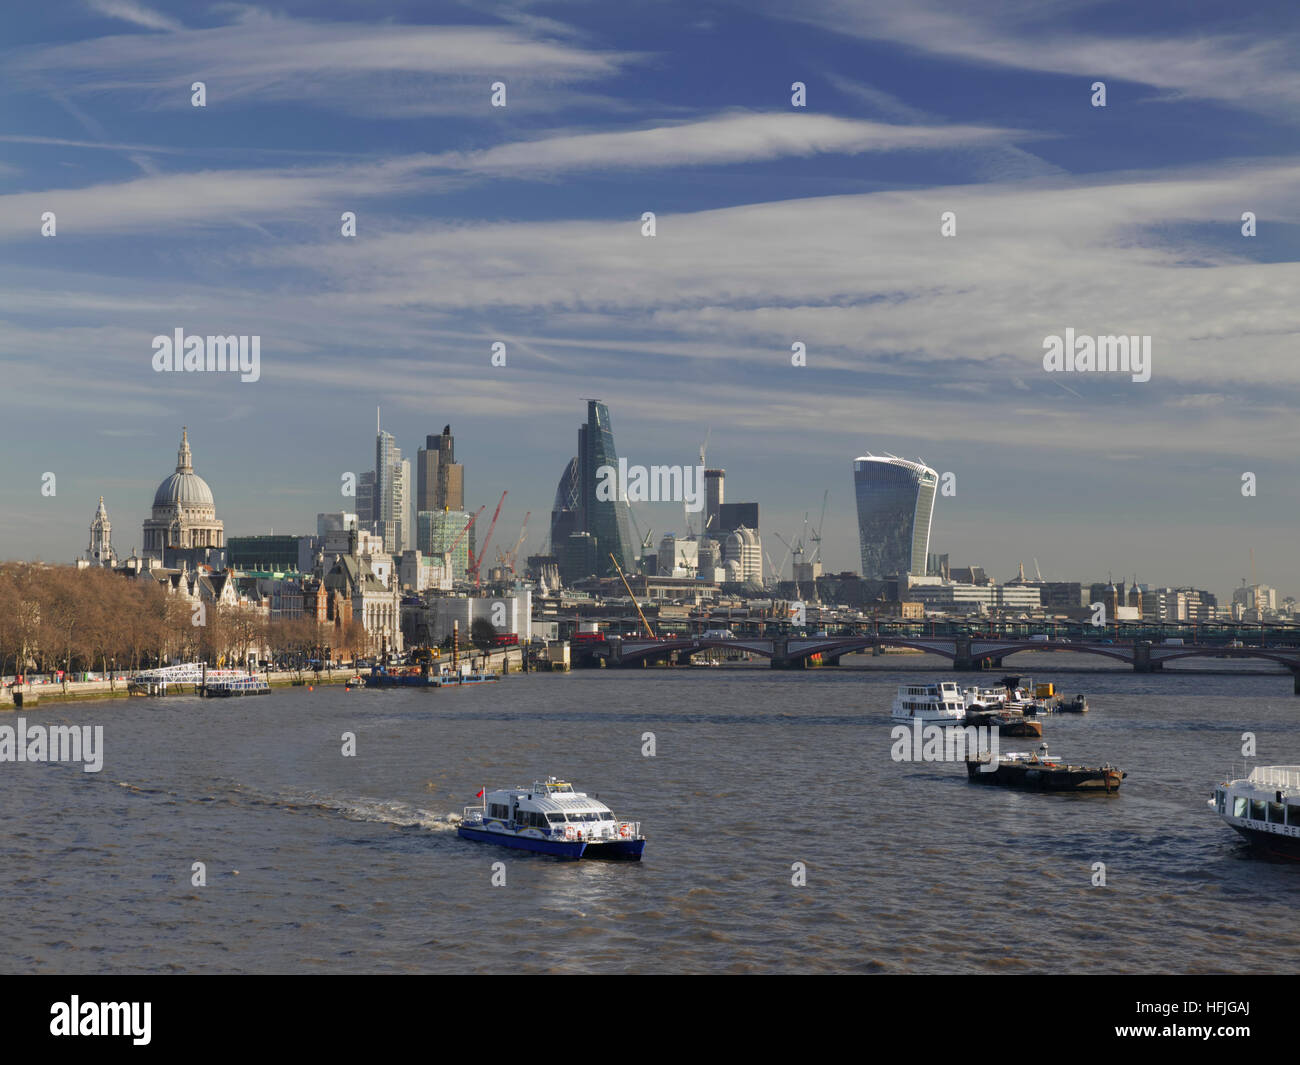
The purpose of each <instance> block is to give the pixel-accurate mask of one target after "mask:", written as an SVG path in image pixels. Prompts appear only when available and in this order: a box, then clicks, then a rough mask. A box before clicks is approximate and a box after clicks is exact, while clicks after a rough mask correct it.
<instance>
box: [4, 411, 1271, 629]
mask: <svg viewBox="0 0 1300 1065" xmlns="http://www.w3.org/2000/svg"><path fill="white" fill-rule="evenodd" d="M590 402H595V401H590ZM602 406H605V405H604V404H602ZM435 420H436V419H435ZM585 427H586V423H585V422H584V423H581V425H580V428H584V429H585ZM383 435H385V436H390V435H391V436H392V438H393V446H396V441H398V440H400V439H401V437H399V436H398V434H395V433H394V434H389V433H388V432H387V431H386V430H385V431H384V432H383ZM425 435H426V436H427V437H428V438H429V439H431V440H436V439H438V436H437V435H436V434H425ZM181 448H182V453H183V454H184V453H185V452H187V451H188V448H189V430H188V427H186V428H185V431H184V433H183V437H182V442H181ZM398 450H400V448H399V449H398ZM860 459H861V456H859V457H858V458H856V459H854V460H853V462H854V463H857V462H858V461H860ZM183 461H184V460H183V459H182V458H178V460H177V462H178V471H177V472H178V473H179V464H181V463H183ZM204 465H205V468H206V466H207V465H208V464H207V462H206V458H205V463H204ZM457 465H461V466H462V468H463V464H460V463H458V464H457ZM908 465H914V464H911V463H908ZM348 472H349V473H355V472H356V471H348ZM372 472H373V471H372ZM853 476H854V475H853V474H852V473H850V477H853ZM149 479H150V478H149V475H147V474H146V475H142V476H141V477H137V478H131V479H129V480H132V481H137V482H140V483H142V484H143V483H144V482H145V481H148V480H149ZM174 479H175V475H173V476H172V477H169V478H164V481H163V486H164V487H165V486H166V485H167V484H168V483H170V482H171V481H173V480H174ZM746 480H748V478H746ZM154 483H155V484H156V481H155V482H154ZM936 488H937V486H936ZM159 491H161V488H159ZM154 494H155V496H156V495H157V493H154ZM215 494H216V495H217V496H219V497H220V499H221V514H222V515H223V517H224V516H225V515H226V513H227V511H228V509H229V508H228V507H227V505H226V502H225V490H224V486H221V485H219V486H218V487H217V488H216V489H215ZM832 494H833V489H832ZM97 498H98V497H97ZM321 501H322V502H325V501H326V498H325V497H321ZM484 502H485V503H486V502H488V501H486V500H485V501H484ZM760 502H761V500H760ZM943 502H944V501H943V499H942V497H941V496H940V495H939V494H938V493H937V492H936V497H935V500H934V503H933V511H934V513H935V515H936V520H938V521H940V522H941V521H942V516H943V506H942V504H943ZM480 505H482V504H480ZM101 506H103V507H104V509H105V510H106V511H107V517H108V518H109V519H111V522H112V524H114V525H116V527H117V529H118V531H117V532H116V533H115V534H114V535H113V537H112V549H113V552H114V554H115V556H116V557H117V558H118V559H119V560H122V559H125V558H126V557H128V556H129V555H131V554H135V555H141V554H144V553H145V552H144V551H143V550H142V548H141V546H140V543H139V542H137V541H139V540H140V535H139V532H138V530H139V528H140V522H141V521H144V520H145V519H143V518H141V519H139V520H137V518H136V516H135V514H134V512H132V513H122V512H120V508H117V507H114V506H113V504H112V500H111V499H110V498H109V497H107V496H105V497H104V502H103V503H102V504H101V503H99V502H96V504H95V505H94V506H93V507H92V508H91V510H90V511H89V515H88V517H87V518H86V520H85V521H84V522H83V523H82V526H81V532H80V533H78V534H77V536H78V537H79V540H80V546H79V547H78V548H76V550H75V551H73V552H72V554H71V555H69V556H68V557H66V558H63V557H53V556H51V557H44V556H38V557H39V558H40V561H43V562H47V563H52V564H56V565H57V564H69V563H71V562H72V561H73V560H74V559H75V558H77V557H81V556H83V555H84V554H85V552H86V550H87V547H86V540H87V533H88V530H89V531H91V534H92V535H93V526H94V524H95V522H96V521H99V520H100V507H101ZM309 509H310V507H309ZM474 509H477V507H470V508H467V510H468V511H469V513H471V514H472V512H473V510H474ZM523 509H524V505H523V504H518V505H516V506H514V507H511V508H505V507H503V509H502V523H503V527H509V526H510V525H511V523H512V521H516V520H517V519H518V518H519V513H518V512H519V511H522V510H523ZM530 509H532V510H534V511H535V512H537V513H544V514H546V517H547V520H546V521H545V522H542V523H535V524H534V525H533V526H531V528H532V529H533V530H534V531H532V532H530V534H529V537H528V539H527V541H526V542H525V544H524V546H523V549H522V550H521V552H520V557H521V558H522V557H523V556H524V555H526V554H532V553H537V552H538V551H540V549H541V546H542V540H543V538H544V537H545V536H546V535H547V534H546V533H544V532H542V531H541V530H542V529H543V527H544V526H548V525H549V521H550V511H548V510H546V509H544V508H535V507H533V508H530ZM338 512H344V513H349V512H352V513H356V512H357V511H356V506H355V498H353V497H346V496H343V495H342V494H340V495H339V497H338V501H337V504H336V505H331V506H319V507H316V508H315V509H314V510H311V513H310V514H307V512H306V511H303V517H301V518H300V519H299V520H298V521H297V523H296V524H295V523H293V522H290V523H289V524H287V525H284V526H280V527H279V534H280V535H301V536H307V535H311V533H312V532H313V531H314V530H315V528H316V518H317V515H318V514H320V513H338ZM635 513H636V514H637V516H638V520H639V521H640V522H641V524H642V525H643V526H644V524H645V521H646V519H647V518H652V517H653V516H654V515H656V514H661V515H665V516H668V515H672V514H678V515H680V514H681V507H680V504H672V503H641V504H637V506H636V510H635ZM828 513H829V512H828ZM362 520H363V521H364V519H362ZM852 521H853V529H852V535H853V537H854V539H853V543H852V547H851V550H852V553H853V554H854V555H857V556H859V557H856V558H853V559H852V560H851V562H850V564H848V565H844V566H841V565H838V564H836V563H834V562H832V563H830V564H827V565H826V567H825V571H826V573H827V574H832V573H840V572H854V573H858V574H861V573H862V565H861V558H860V551H861V542H860V539H859V538H858V534H859V519H858V514H857V510H856V504H855V505H854V512H853V515H852ZM224 524H225V525H226V532H225V537H226V539H229V538H230V537H242V536H256V535H263V534H268V533H270V532H272V531H273V530H274V528H275V527H273V526H267V527H249V526H245V525H244V524H242V523H241V524H239V525H237V526H232V525H231V523H230V522H229V521H228V520H227V521H225V522H224ZM828 526H829V522H828ZM645 527H647V528H648V526H645ZM665 532H676V535H678V536H684V535H687V534H688V532H694V533H696V534H698V529H697V528H696V529H693V530H686V528H685V526H684V525H683V527H682V530H680V531H678V530H671V529H669V530H665V531H664V532H661V531H660V530H659V529H658V527H657V526H656V527H655V535H654V543H655V545H657V544H658V543H659V540H660V539H661V536H662V535H664V534H665ZM124 535H125V536H126V537H127V540H128V541H129V543H124V541H123V536H124ZM928 542H929V545H930V547H931V548H932V549H933V548H934V546H935V543H936V541H935V539H934V529H933V527H932V528H931V532H930V537H929V540H928ZM467 543H468V541H467V540H466V541H464V542H462V544H461V553H463V551H464V548H465V545H466V544H467ZM945 543H946V541H945ZM411 546H412V547H415V546H417V545H416V544H415V543H412V545H411ZM633 546H634V547H635V545H633ZM769 550H770V549H769ZM846 550H850V548H848V547H847V546H844V547H842V548H841V550H840V551H839V552H831V557H832V558H833V559H834V558H835V557H837V556H838V555H840V554H842V553H843V552H844V551H846ZM930 553H931V554H933V553H935V552H933V550H932V551H931V552H930ZM943 554H946V555H949V556H950V559H951V564H952V566H953V567H957V566H959V565H960V566H977V567H982V568H983V569H985V570H986V571H987V572H988V574H989V576H990V577H991V578H992V579H993V580H994V581H995V582H997V583H999V584H1001V583H1003V582H1005V581H1008V580H1011V579H1013V578H1015V577H1016V576H1017V573H1018V572H1019V571H1020V570H1021V569H1024V570H1026V571H1029V572H1030V574H1031V577H1030V579H1031V580H1032V579H1033V577H1032V572H1033V566H1034V559H1020V560H1018V561H1017V562H1016V563H1014V564H1013V568H1012V569H1011V570H1010V571H1008V572H1002V571H1000V570H996V569H994V568H992V567H989V566H988V565H987V564H985V563H983V562H981V561H979V560H974V559H969V558H967V557H966V556H965V555H964V554H963V553H962V552H961V551H960V550H957V551H955V552H954V551H952V550H949V549H948V548H946V547H945V549H944V551H943ZM1035 557H1036V556H1035ZM11 560H15V559H12V558H4V559H0V561H11ZM1038 561H1039V562H1041V561H1042V560H1041V559H1038ZM1253 561H1254V560H1252V559H1250V558H1248V559H1247V561H1246V563H1245V565H1244V572H1243V573H1242V575H1241V576H1240V577H1239V578H1238V579H1237V581H1236V582H1235V583H1233V584H1232V585H1229V586H1226V587H1223V588H1220V587H1217V586H1215V585H1213V584H1212V583H1210V582H1207V581H1206V580H1204V579H1203V578H1201V577H1200V576H1198V574H1197V573H1196V572H1191V573H1180V574H1175V575H1174V577H1173V578H1171V579H1156V578H1153V579H1150V580H1148V579H1147V578H1146V577H1145V576H1144V575H1143V574H1142V573H1141V572H1138V573H1137V575H1136V576H1137V579H1138V583H1139V584H1142V585H1147V586H1151V587H1160V588H1165V587H1168V588H1183V587H1201V588H1205V589H1207V590H1209V591H1211V592H1212V593H1214V594H1215V595H1216V596H1217V597H1218V599H1219V601H1220V603H1221V604H1228V603H1231V602H1232V601H1233V599H1234V596H1235V595H1236V594H1237V593H1238V592H1239V591H1240V590H1241V589H1242V588H1243V587H1245V586H1252V587H1253V586H1255V585H1263V586H1267V587H1271V588H1275V589H1277V591H1278V593H1279V595H1280V596H1287V595H1293V594H1295V593H1296V589H1295V588H1294V587H1293V586H1292V585H1289V584H1287V583H1286V582H1285V581H1284V580H1281V581H1280V580H1277V579H1271V578H1270V576H1269V573H1268V572H1267V571H1260V572H1258V573H1252V572H1251V567H1252V563H1253ZM1256 568H1258V567H1256ZM1132 575H1133V573H1132V570H1131V568H1130V569H1128V570H1126V569H1124V568H1123V567H1117V566H1110V567H1107V568H1105V569H1104V571H1103V572H1100V573H1091V572H1085V571H1082V570H1077V569H1069V568H1061V569H1057V570H1055V571H1051V570H1047V571H1045V572H1043V574H1042V576H1043V579H1044V580H1047V581H1077V582H1081V583H1082V584H1083V585H1085V586H1087V585H1089V584H1096V583H1107V582H1110V581H1111V580H1114V581H1116V582H1119V583H1120V584H1125V583H1126V582H1131V580H1132ZM1022 576H1023V574H1022ZM782 579H783V580H789V579H790V560H789V559H788V558H787V559H786V560H785V568H784V569H783V571H782Z"/></svg>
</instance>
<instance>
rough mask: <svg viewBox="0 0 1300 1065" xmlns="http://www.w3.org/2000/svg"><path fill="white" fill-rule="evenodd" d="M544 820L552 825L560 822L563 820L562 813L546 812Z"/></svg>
mask: <svg viewBox="0 0 1300 1065" xmlns="http://www.w3.org/2000/svg"><path fill="white" fill-rule="evenodd" d="M546 820H547V821H549V822H550V823H551V824H553V825H556V824H562V823H563V821H564V814H547V815H546Z"/></svg>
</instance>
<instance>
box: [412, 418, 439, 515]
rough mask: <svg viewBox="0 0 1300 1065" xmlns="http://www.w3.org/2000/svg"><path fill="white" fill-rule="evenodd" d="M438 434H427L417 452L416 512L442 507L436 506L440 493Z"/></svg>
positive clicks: (430, 510)
mask: <svg viewBox="0 0 1300 1065" xmlns="http://www.w3.org/2000/svg"><path fill="white" fill-rule="evenodd" d="M437 440H438V438H437V437H436V436H426V437H425V438H424V447H422V448H420V449H419V450H418V451H416V453H415V512H416V513H417V514H423V513H425V512H430V513H431V512H432V511H434V510H441V509H442V508H441V507H435V506H434V503H433V501H434V499H435V498H436V497H437V495H438V447H437Z"/></svg>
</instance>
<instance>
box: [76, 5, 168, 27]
mask: <svg viewBox="0 0 1300 1065" xmlns="http://www.w3.org/2000/svg"><path fill="white" fill-rule="evenodd" d="M86 4H87V6H88V7H89V8H90V9H91V10H92V11H95V12H97V13H99V14H101V15H106V16H108V17H109V18H115V19H121V20H122V21H123V22H130V23H132V24H134V25H136V26H143V27H144V28H145V29H147V30H181V29H184V26H183V25H182V24H181V23H180V22H177V21H176V19H174V18H170V17H169V16H167V15H164V14H161V13H160V12H158V11H154V10H152V9H150V8H147V7H145V6H144V5H143V4H137V3H136V2H135V0H86Z"/></svg>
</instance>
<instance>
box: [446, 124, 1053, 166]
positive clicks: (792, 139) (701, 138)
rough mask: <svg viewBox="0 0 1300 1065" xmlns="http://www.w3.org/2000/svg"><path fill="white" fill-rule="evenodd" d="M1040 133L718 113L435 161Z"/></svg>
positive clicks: (533, 160)
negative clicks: (640, 127)
mask: <svg viewBox="0 0 1300 1065" xmlns="http://www.w3.org/2000/svg"><path fill="white" fill-rule="evenodd" d="M1032 136H1034V134H1031V133H1027V132H1024V131H1018V130H1010V129H999V128H995V127H990V126H960V125H955V126H934V125H924V126H922V125H890V124H887V123H883V122H866V121H861V120H858V119H850V118H837V117H835V116H834V115H823V114H816V113H812V114H799V113H792V112H777V113H747V112H737V113H732V114H724V115H716V116H711V117H709V118H704V119H697V120H694V121H685V122H679V123H673V124H669V125H657V126H652V127H650V128H646V129H638V130H621V131H618V132H612V133H574V134H568V135H548V136H546V137H542V138H539V139H537V140H532V141H524V142H518V143H514V144H502V145H498V146H497V147H494V148H486V149H483V150H481V151H474V152H446V153H443V154H440V155H437V156H435V157H434V158H433V159H432V160H431V161H432V162H433V163H435V164H437V165H442V166H446V167H449V168H453V169H465V170H474V171H481V172H486V173H508V174H518V173H521V172H522V173H553V172H558V171H563V170H600V169H612V168H625V167H640V168H648V169H657V168H660V167H671V166H695V165H700V164H728V163H743V162H756V161H760V160H767V159H776V158H800V157H807V156H812V155H825V154H843V155H858V154H861V153H863V152H888V151H906V150H912V149H930V150H933V149H936V148H952V147H958V146H964V145H972V144H987V143H992V142H1007V141H1012V140H1017V139H1021V140H1023V139H1028V138H1030V137H1032Z"/></svg>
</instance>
